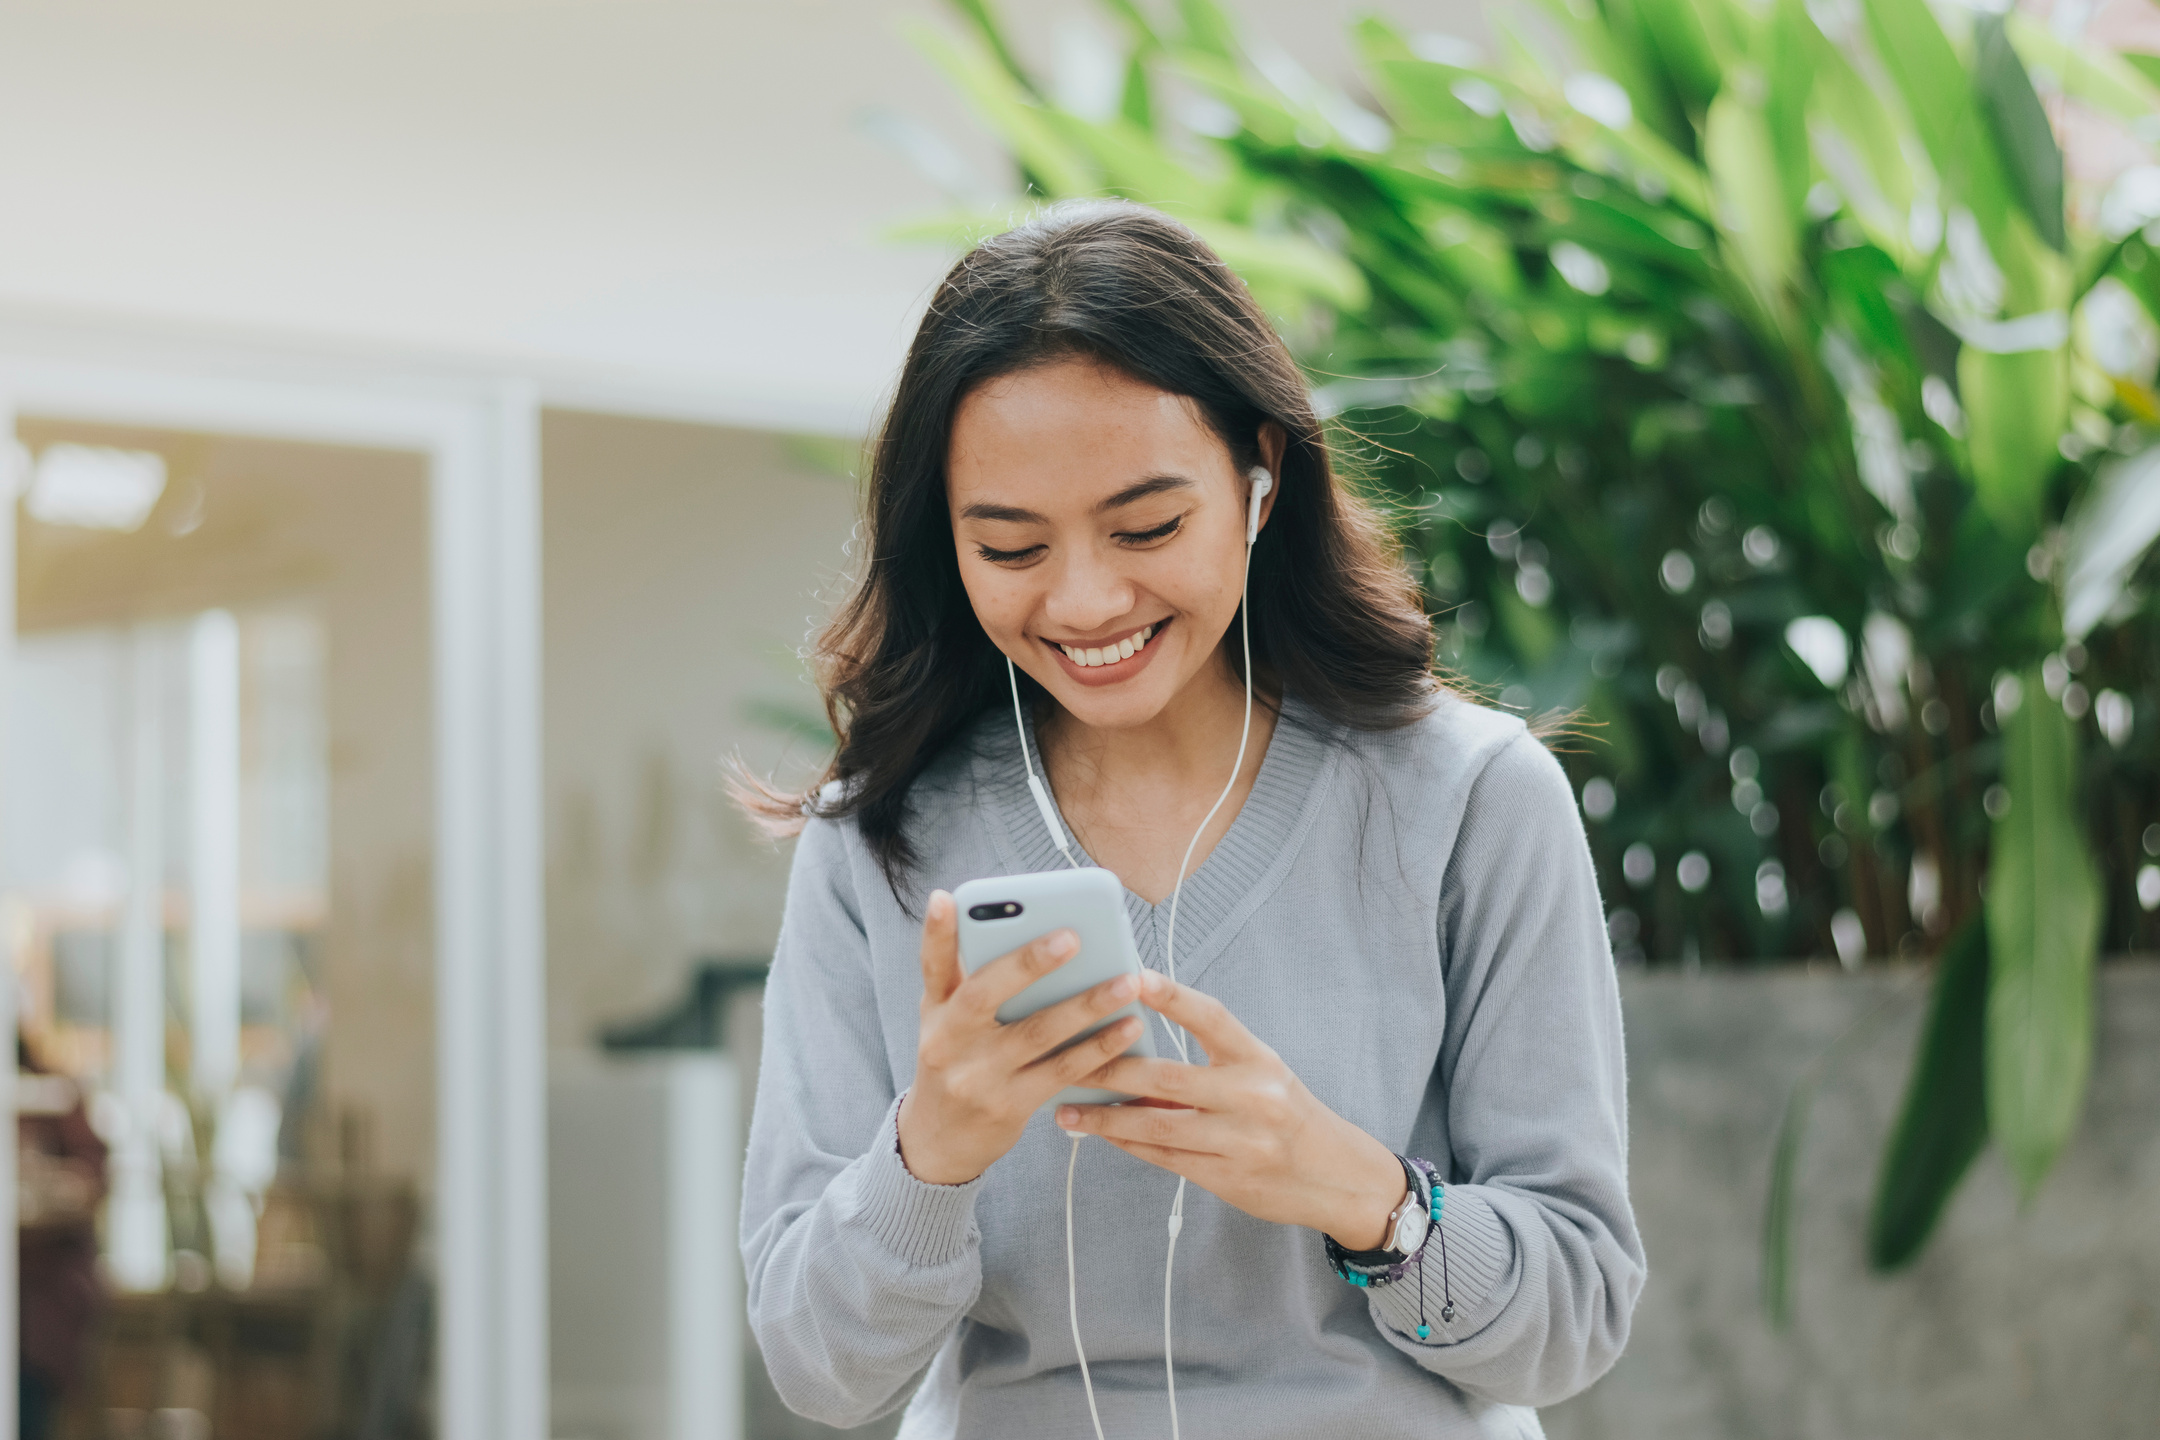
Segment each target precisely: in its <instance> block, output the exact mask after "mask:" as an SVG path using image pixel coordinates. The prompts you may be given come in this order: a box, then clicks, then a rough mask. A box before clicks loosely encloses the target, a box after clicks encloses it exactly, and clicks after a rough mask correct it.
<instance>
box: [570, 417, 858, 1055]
mask: <svg viewBox="0 0 2160 1440" xmlns="http://www.w3.org/2000/svg"><path fill="white" fill-rule="evenodd" d="M541 439H542V474H543V483H544V491H543V503H542V509H541V516H542V518H541V524H542V548H543V556H542V562H541V585H542V589H543V597H544V599H543V608H544V617H543V619H544V632H543V633H544V635H545V637H546V638H545V648H544V650H543V654H542V673H543V676H544V681H543V683H544V686H545V690H544V697H543V711H542V731H543V737H544V747H545V776H546V780H545V784H546V797H547V853H548V896H547V907H548V908H547V927H548V1035H549V1041H550V1043H551V1044H552V1045H554V1046H556V1047H558V1048H564V1049H574V1048H578V1047H581V1046H584V1045H587V1044H589V1043H590V1042H591V1040H592V1037H593V1031H594V1029H595V1027H596V1026H597V1025H599V1024H601V1023H602V1022H605V1021H609V1020H621V1019H627V1018H632V1017H636V1016H638V1015H641V1014H642V1013H644V1012H646V1011H648V1010H649V1009H651V1008H652V1007H653V1006H655V1005H658V1004H662V1003H665V1002H667V1001H669V1000H672V999H674V998H675V997H676V996H678V995H679V994H681V992H682V988H683V981H684V978H685V976H686V975H687V974H688V972H689V966H690V962H691V961H693V960H695V959H697V958H699V957H701V956H741V955H750V956H756V955H769V954H770V953H771V951H772V942H773V937H774V935H775V934H776V933H777V932H778V930H779V925H780V903H781V899H782V897H783V894H784V892H785V889H786V885H787V859H788V857H787V853H786V851H785V850H784V849H782V848H780V847H776V846H774V845H772V844H770V843H768V842H767V841H765V840H763V839H761V838H759V837H758V836H757V835H756V834H755V832H754V831H753V830H752V828H751V826H750V824H749V822H748V821H747V820H745V819H744V818H743V816H742V815H741V813H740V812H738V811H737V810H736V808H735V807H734V805H732V804H731V803H730V802H729V800H728V798H727V795H726V793H725V790H724V785H723V780H724V774H723V769H722V767H723V764H724V763H725V761H726V760H727V757H728V756H729V755H730V754H731V753H734V752H737V751H740V752H741V753H742V754H743V755H744V757H745V758H746V759H748V760H749V761H750V762H751V763H753V764H754V765H756V766H758V767H760V768H761V769H766V768H769V767H774V766H778V767H780V768H781V769H782V771H783V772H784V773H792V774H793V775H794V776H795V777H796V778H797V779H800V778H801V777H802V776H803V774H805V773H806V772H807V771H808V770H809V769H810V768H811V767H813V766H814V765H815V764H816V763H817V761H819V760H820V759H821V758H822V751H821V747H820V746H819V745H818V744H816V743H814V742H806V741H796V742H793V743H791V742H790V741H789V738H788V736H787V735H786V733H785V732H784V731H782V730H780V729H777V728H775V726H774V725H772V724H771V723H768V722H766V721H764V720H761V719H760V718H759V717H760V716H761V715H772V714H774V713H775V712H794V713H798V714H810V715H814V714H816V713H817V708H818V701H817V695H816V693H815V692H814V691H813V690H811V689H810V687H809V685H808V684H807V683H806V681H805V680H804V678H803V669H802V665H801V662H800V661H799V660H798V659H797V658H796V652H797V651H798V650H800V649H801V648H802V647H803V645H804V644H805V642H806V640H807V638H808V636H809V633H810V631H811V629H812V628H813V626H814V625H815V624H816V622H817V620H818V619H819V618H820V617H822V615H823V614H824V612H825V609H826V607H827V604H828V601H829V599H830V597H831V595H832V594H834V593H835V592H836V591H837V589H838V588H839V578H840V576H841V573H842V570H843V568H844V567H845V565H846V563H847V559H846V556H845V554H844V553H843V546H844V544H845V542H846V540H847V537H848V533H849V529H850V527H851V525H852V524H853V522H854V514H855V490H854V487H853V486H852V485H851V484H850V483H849V482H848V481H846V480H844V479H840V478H838V477H836V476H834V475H831V474H827V473H822V472H821V471H819V470H818V469H817V468H815V467H813V466H811V465H809V464H807V463H805V462H804V461H803V460H802V459H800V458H799V457H797V456H795V455H793V454H791V453H790V450H789V447H788V446H787V445H786V444H785V442H783V441H780V440H778V439H776V438H775V437H773V436H771V435H764V434H758V433H756V432H752V431H743V430H724V429H720V428H718V427H714V426H707V425H686V424H678V423H673V422H668V421H656V420H633V419H624V418H621V417H615V416H602V415H591V414H578V413H575V412H566V411H550V412H548V414H547V417H546V421H545V425H544V427H543V430H542V434H541Z"/></svg>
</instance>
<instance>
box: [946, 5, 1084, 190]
mask: <svg viewBox="0 0 2160 1440" xmlns="http://www.w3.org/2000/svg"><path fill="white" fill-rule="evenodd" d="M907 33H908V36H909V38H911V39H912V40H913V41H914V42H915V44H916V45H917V46H918V47H919V48H920V49H921V50H922V52H923V53H924V54H925V55H927V56H928V57H929V58H930V60H931V61H932V63H934V64H935V65H937V67H938V68H939V69H941V70H943V71H944V72H945V74H946V76H947V77H948V78H949V79H950V80H951V81H952V82H953V84H954V85H955V86H956V87H957V88H958V89H959V90H960V92H961V93H962V94H964V95H966V96H967V97H968V99H969V100H971V101H973V102H974V105H975V110H976V113H977V114H978V115H980V116H981V117H982V118H983V120H984V121H985V122H987V123H988V124H989V125H990V126H991V127H992V128H994V129H995V130H996V131H997V132H998V136H999V138H1000V139H1002V140H1003V141H1004V142H1005V143H1006V145H1008V146H1009V147H1011V150H1012V153H1013V158H1014V159H1016V160H1018V161H1019V162H1020V165H1021V168H1022V169H1023V170H1025V171H1026V172H1027V173H1028V174H1029V175H1030V176H1032V177H1033V179H1034V181H1035V183H1036V184H1038V185H1040V186H1041V187H1042V188H1043V189H1044V190H1045V191H1047V192H1048V193H1049V194H1050V195H1051V196H1052V197H1053V198H1054V197H1057V196H1064V195H1085V194H1088V193H1089V192H1090V191H1092V190H1093V189H1094V188H1095V185H1096V183H1097V179H1098V177H1097V175H1096V172H1095V171H1094V170H1093V169H1092V168H1091V167H1090V166H1089V164H1088V161H1087V159H1086V157H1085V156H1084V155H1082V154H1081V153H1079V152H1078V151H1076V150H1075V149H1074V148H1073V147H1072V146H1071V145H1070V144H1068V143H1067V142H1066V140H1065V139H1064V137H1062V136H1060V135H1059V134H1058V133H1057V130H1056V127H1055V126H1053V125H1052V124H1051V123H1050V122H1049V121H1048V119H1047V118H1046V117H1045V115H1044V112H1043V111H1042V110H1041V109H1040V108H1039V107H1038V106H1036V105H1034V104H1032V103H1031V102H1030V98H1029V96H1028V93H1027V91H1026V90H1025V89H1024V88H1023V87H1022V85H1021V82H1020V81H1019V80H1016V79H1015V78H1014V77H1013V74H1012V72H1011V71H1010V70H1008V69H1007V68H1006V66H1005V64H1004V62H1003V61H1000V60H999V59H998V58H997V57H996V56H995V55H993V54H991V53H990V52H989V50H988V49H987V47H982V46H977V45H970V44H967V43H965V42H963V41H961V40H958V39H956V38H955V37H953V36H952V35H949V34H947V33H946V32H945V31H943V30H941V29H939V28H938V27H936V26H934V25H924V24H916V25H911V26H908V27H907Z"/></svg>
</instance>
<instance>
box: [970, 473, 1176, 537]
mask: <svg viewBox="0 0 2160 1440" xmlns="http://www.w3.org/2000/svg"><path fill="white" fill-rule="evenodd" d="M1191 488H1192V481H1190V480H1188V479H1186V478H1185V477H1184V476H1182V475H1150V476H1148V477H1147V479H1145V480H1135V481H1134V482H1133V483H1132V484H1130V485H1128V486H1126V487H1125V488H1124V489H1122V490H1120V491H1118V492H1117V494H1115V495H1112V496H1110V497H1109V498H1108V499H1106V500H1103V501H1101V502H1100V503H1098V504H1097V505H1096V506H1095V513H1096V514H1098V515H1100V514H1101V513H1102V512H1103V511H1105V510H1115V509H1117V508H1119V507H1120V506H1123V505H1131V504H1134V503H1136V502H1138V501H1141V500H1146V499H1148V498H1149V497H1151V496H1155V495H1162V494H1166V493H1168V492H1169V491H1172V490H1190V489H1191ZM960 516H961V518H962V519H965V520H1003V521H1007V522H1009V523H1011V524H1015V525H1047V524H1048V523H1049V517H1048V516H1046V515H1041V514H1038V513H1037V512H1035V511H1033V510H1027V509H1023V508H1022V507H1020V506H1018V505H999V504H997V503H995V502H993V501H989V500H977V501H976V502H974V503H973V504H971V505H967V506H965V507H963V508H962V509H961V511H960Z"/></svg>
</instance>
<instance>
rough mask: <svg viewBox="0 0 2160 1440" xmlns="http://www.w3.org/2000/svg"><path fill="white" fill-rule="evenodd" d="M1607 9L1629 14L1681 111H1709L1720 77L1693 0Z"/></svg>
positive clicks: (1617, 1)
mask: <svg viewBox="0 0 2160 1440" xmlns="http://www.w3.org/2000/svg"><path fill="white" fill-rule="evenodd" d="M1713 3H1714V0H1713ZM1607 9H1608V11H1610V12H1613V13H1615V14H1625V13H1629V12H1632V14H1633V17H1634V20H1635V23H1636V24H1637V25H1638V26H1639V27H1640V32H1641V34H1642V36H1643V39H1644V41H1645V49H1646V50H1647V51H1648V52H1649V54H1650V55H1651V56H1652V57H1654V63H1655V64H1656V65H1658V66H1659V68H1661V69H1662V70H1663V71H1664V72H1665V74H1666V75H1667V76H1668V77H1669V79H1670V82H1671V84H1672V87H1673V90H1674V92H1675V93H1676V94H1677V95H1678V96H1679V97H1680V103H1681V105H1682V107H1683V108H1685V109H1686V110H1687V111H1688V112H1689V113H1690V114H1691V115H1694V116H1698V117H1699V116H1701V115H1702V114H1703V112H1705V111H1706V110H1708V109H1709V108H1710V102H1711V100H1712V99H1713V98H1715V97H1716V95H1717V93H1718V90H1719V88H1720V87H1721V86H1722V85H1723V83H1724V74H1723V71H1722V67H1720V66H1719V64H1718V57H1717V51H1716V49H1715V48H1714V47H1713V44H1712V41H1711V35H1710V32H1709V30H1708V29H1707V28H1706V27H1705V26H1704V24H1703V16H1702V12H1701V11H1699V10H1697V9H1696V7H1695V3H1694V0H1608V5H1607Z"/></svg>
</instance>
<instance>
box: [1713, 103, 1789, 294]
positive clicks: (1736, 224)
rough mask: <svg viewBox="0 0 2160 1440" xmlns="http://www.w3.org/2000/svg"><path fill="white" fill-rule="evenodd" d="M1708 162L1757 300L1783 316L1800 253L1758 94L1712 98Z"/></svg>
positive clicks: (1724, 220) (1720, 209) (1723, 222)
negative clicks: (1788, 290) (1787, 294)
mask: <svg viewBox="0 0 2160 1440" xmlns="http://www.w3.org/2000/svg"><path fill="white" fill-rule="evenodd" d="M1703 161H1704V163H1705V165H1706V166H1707V167H1708V169H1709V171H1710V185H1711V192H1712V194H1713V195H1715V197H1716V199H1717V222H1718V228H1719V229H1720V230H1722V231H1723V232H1724V233H1725V236H1726V239H1727V242H1728V243H1729V245H1730V246H1731V248H1732V250H1733V251H1734V252H1735V253H1736V254H1738V255H1739V257H1740V259H1741V262H1742V263H1743V265H1744V266H1745V267H1746V270H1747V275H1748V279H1749V281H1750V283H1751V284H1752V285H1753V287H1754V290H1755V295H1756V298H1757V300H1758V302H1759V303H1761V304H1762V305H1763V307H1764V308H1765V310H1766V311H1767V313H1769V314H1771V315H1773V316H1775V315H1779V314H1782V313H1783V310H1784V305H1783V301H1784V299H1785V292H1786V288H1787V287H1788V286H1789V285H1790V284H1791V282H1792V276H1793V269H1794V266H1795V265H1796V264H1797V263H1798V261H1799V254H1800V252H1799V246H1798V244H1797V243H1796V241H1797V236H1796V235H1795V234H1794V227H1793V217H1792V213H1791V212H1790V211H1789V210H1787V209H1786V205H1785V192H1784V187H1783V185H1782V183H1781V182H1780V179H1779V166H1778V156H1777V147H1776V144H1775V143H1774V140H1773V137H1772V135H1771V130H1770V126H1769V124H1768V122H1767V121H1766V120H1765V118H1764V113H1763V106H1762V97H1761V96H1760V95H1759V94H1758V95H1752V96H1750V95H1743V94H1741V93H1739V92H1737V91H1733V90H1728V91H1726V92H1724V93H1723V94H1721V95H1719V96H1718V97H1717V99H1715V100H1713V101H1711V102H1710V113H1709V115H1708V116H1707V117H1706V119H1705V121H1704V124H1703Z"/></svg>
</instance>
